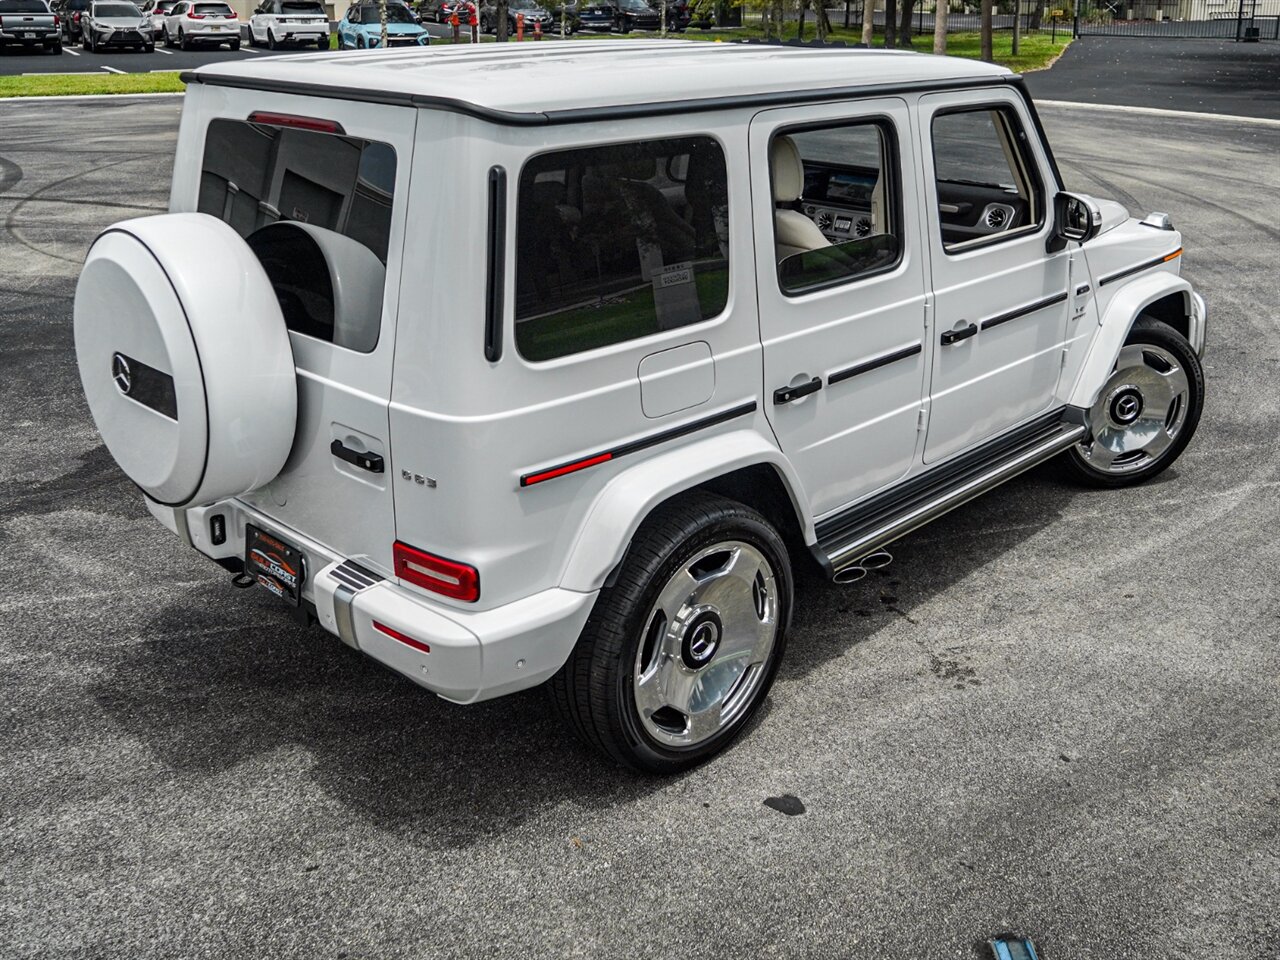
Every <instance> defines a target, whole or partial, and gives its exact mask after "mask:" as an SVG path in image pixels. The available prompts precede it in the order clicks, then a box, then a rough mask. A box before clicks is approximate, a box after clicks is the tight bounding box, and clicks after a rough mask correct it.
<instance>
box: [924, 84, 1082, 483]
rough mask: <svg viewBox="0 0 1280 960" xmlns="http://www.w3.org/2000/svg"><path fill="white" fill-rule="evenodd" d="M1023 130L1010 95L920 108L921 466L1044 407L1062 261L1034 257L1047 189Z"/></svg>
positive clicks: (1053, 358) (1046, 219) (1063, 323)
mask: <svg viewBox="0 0 1280 960" xmlns="http://www.w3.org/2000/svg"><path fill="white" fill-rule="evenodd" d="M1029 120H1030V118H1029V117H1028V116H1027V113H1026V108H1025V105H1024V103H1023V101H1022V99H1021V98H1020V97H1019V96H1018V95H1017V94H1016V93H1015V92H1014V91H1011V90H992V91H986V90H983V91H971V92H967V93H949V94H945V95H943V94H933V95H928V96H924V97H921V98H920V103H919V112H918V122H919V128H920V141H921V142H922V143H924V144H925V145H926V150H925V156H924V158H923V160H924V164H923V168H924V174H925V182H924V184H923V189H924V195H925V198H926V207H927V208H928V221H929V222H928V234H929V238H928V246H929V254H930V267H931V274H932V281H933V293H934V317H935V322H934V324H933V329H932V331H931V333H930V336H931V338H932V340H933V341H934V344H933V346H934V350H935V353H934V361H933V373H932V379H931V386H930V390H929V393H930V410H929V426H928V433H927V438H926V442H925V452H924V459H925V462H926V463H934V462H937V461H939V460H942V459H944V458H946V457H948V456H950V455H951V454H954V453H957V452H959V451H961V450H963V449H965V448H967V447H970V446H972V445H973V444H975V443H979V442H981V441H983V440H985V439H987V438H989V437H992V436H994V435H996V434H998V433H1000V432H1001V431H1003V430H1005V429H1007V428H1009V427H1011V426H1014V425H1015V424H1017V423H1020V422H1022V421H1025V420H1027V419H1029V418H1031V417H1034V416H1035V415H1036V414H1039V413H1043V412H1044V411H1046V410H1048V409H1049V407H1050V406H1051V405H1052V403H1053V398H1054V393H1055V390H1056V388H1057V385H1058V377H1059V374H1060V372H1061V369H1062V350H1063V346H1064V341H1065V338H1066V333H1067V318H1068V312H1069V307H1070V304H1069V301H1068V295H1067V294H1068V281H1069V261H1070V254H1069V252H1068V251H1066V250H1063V251H1060V252H1058V253H1052V254H1051V253H1046V250H1045V243H1046V240H1047V238H1048V234H1049V231H1050V229H1051V212H1050V200H1051V198H1052V193H1051V192H1050V191H1051V190H1052V189H1056V187H1051V186H1050V185H1051V184H1054V182H1055V181H1054V177H1053V174H1052V171H1051V170H1050V168H1049V165H1048V163H1047V158H1046V157H1045V156H1044V154H1043V151H1042V150H1041V148H1040V146H1039V140H1038V138H1036V137H1035V136H1032V135H1031V134H1030V133H1029V131H1032V130H1033V129H1034V128H1033V127H1032V125H1031V124H1030V122H1029Z"/></svg>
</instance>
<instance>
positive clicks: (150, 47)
mask: <svg viewBox="0 0 1280 960" xmlns="http://www.w3.org/2000/svg"><path fill="white" fill-rule="evenodd" d="M142 52H143V53H155V52H156V45H155V44H154V43H146V44H143V46H142Z"/></svg>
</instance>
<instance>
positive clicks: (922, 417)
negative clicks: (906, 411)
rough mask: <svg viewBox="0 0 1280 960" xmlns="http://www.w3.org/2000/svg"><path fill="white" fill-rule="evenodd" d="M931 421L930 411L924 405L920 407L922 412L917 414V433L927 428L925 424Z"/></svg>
mask: <svg viewBox="0 0 1280 960" xmlns="http://www.w3.org/2000/svg"><path fill="white" fill-rule="evenodd" d="M928 422H929V411H928V410H926V409H925V408H924V407H921V408H920V413H919V414H918V415H917V416H916V433H919V432H920V431H921V430H923V429H924V428H925V424H927V423H928Z"/></svg>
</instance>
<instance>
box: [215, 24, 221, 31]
mask: <svg viewBox="0 0 1280 960" xmlns="http://www.w3.org/2000/svg"><path fill="white" fill-rule="evenodd" d="M213 29H215V30H221V29H222V28H221V27H220V26H218V25H217V24H216V23H215V24H214V25H213Z"/></svg>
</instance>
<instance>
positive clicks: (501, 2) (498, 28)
mask: <svg viewBox="0 0 1280 960" xmlns="http://www.w3.org/2000/svg"><path fill="white" fill-rule="evenodd" d="M497 7H498V10H497V13H495V14H494V16H496V17H497V18H498V22H497V23H495V24H494V25H493V36H494V39H495V40H497V41H498V42H499V43H506V42H507V13H508V11H507V0H498V3H497Z"/></svg>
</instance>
